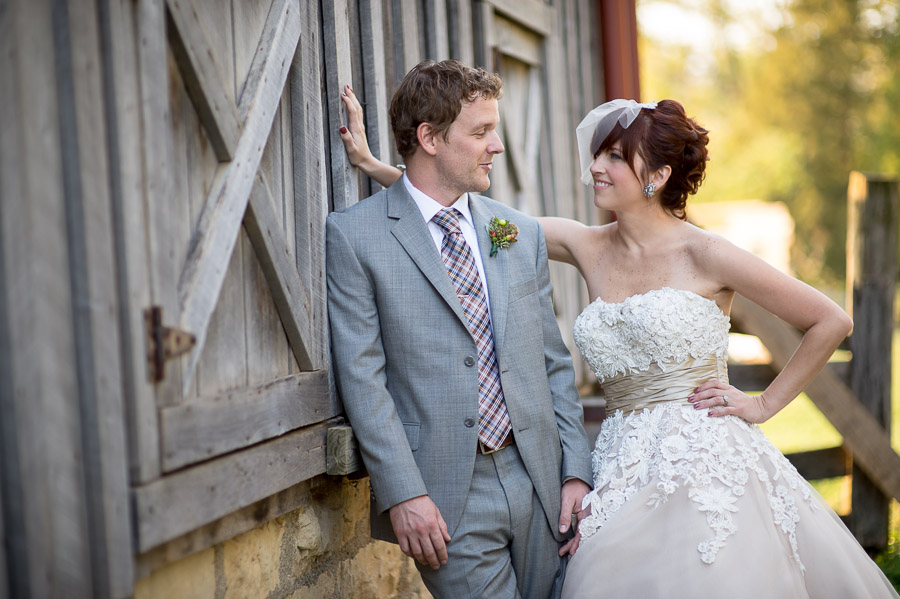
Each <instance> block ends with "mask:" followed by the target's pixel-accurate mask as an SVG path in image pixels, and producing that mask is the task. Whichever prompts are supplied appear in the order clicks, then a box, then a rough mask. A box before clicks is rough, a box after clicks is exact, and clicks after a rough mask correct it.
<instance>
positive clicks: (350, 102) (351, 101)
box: [340, 85, 403, 187]
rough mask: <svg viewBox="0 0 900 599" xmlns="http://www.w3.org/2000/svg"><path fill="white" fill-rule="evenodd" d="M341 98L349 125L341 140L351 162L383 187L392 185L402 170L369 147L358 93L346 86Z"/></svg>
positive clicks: (343, 128)
mask: <svg viewBox="0 0 900 599" xmlns="http://www.w3.org/2000/svg"><path fill="white" fill-rule="evenodd" d="M341 100H343V101H344V106H346V107H347V126H346V127H341V131H340V133H341V141H343V142H344V149H345V150H347V157H348V158H349V159H350V164H352V165H353V166H356V167H359V169H360V170H362V172H364V173H365V174H367V175H368V176H370V177H371V178H373V179H375V180H376V181H378V183H380V184H381V185H382V186H383V187H390V186H391V185H392V184H393V183H394V182H395V181H397V179H399V178H400V176H401V175H402V174H403V173H402V171H401V170H400V169H398V168H396V167H393V166H391V165H389V164H385V163H384V162H382V161H380V160H378V159H377V158H375V157H374V156H373V155H372V151H371V150H370V149H369V140H368V139H367V138H366V127H365V125H363V111H362V106H361V105H360V103H359V100H358V99H357V98H356V94H354V93H353V90H352V89H351V88H350V86H349V85H345V86H344V91H343V92H341Z"/></svg>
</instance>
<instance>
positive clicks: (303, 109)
mask: <svg viewBox="0 0 900 599" xmlns="http://www.w3.org/2000/svg"><path fill="white" fill-rule="evenodd" d="M303 10H304V14H303V22H304V23H307V24H309V25H307V27H306V28H305V29H304V34H303V36H302V37H301V39H300V43H299V45H298V48H297V56H296V58H295V62H294V67H293V69H292V72H291V122H292V124H293V129H292V137H291V152H292V156H293V159H292V160H291V164H292V165H293V168H294V171H293V175H294V178H293V187H294V197H293V201H294V218H295V220H294V221H292V223H291V224H292V225H293V227H294V235H295V237H294V239H295V245H296V248H297V272H298V274H299V275H300V279H301V280H302V281H303V287H304V289H306V290H307V291H308V293H309V306H310V309H309V320H310V325H309V326H310V337H308V338H307V339H306V347H307V349H308V350H309V353H310V356H311V357H313V358H314V359H315V360H316V363H318V364H327V363H328V362H327V361H328V351H329V350H328V323H327V322H326V318H325V314H326V306H325V304H326V301H325V243H324V239H325V217H326V216H327V214H328V203H329V197H328V194H327V189H328V176H329V172H328V168H329V162H328V160H327V158H326V154H325V145H326V143H327V142H326V136H325V134H324V132H323V131H322V122H323V118H324V117H323V109H324V106H323V96H324V93H326V91H327V90H325V89H324V87H325V86H324V85H323V78H324V74H323V73H322V70H321V69H322V66H323V60H322V58H321V56H320V41H321V40H320V38H319V28H318V26H317V25H315V24H317V23H318V22H319V13H318V3H316V2H310V3H307V4H305V5H304V7H303Z"/></svg>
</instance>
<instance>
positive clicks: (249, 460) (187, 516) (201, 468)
mask: <svg viewBox="0 0 900 599" xmlns="http://www.w3.org/2000/svg"><path fill="white" fill-rule="evenodd" d="M342 423H343V421H342V420H334V421H326V422H322V423H320V424H316V425H314V426H311V427H309V428H304V429H301V430H298V431H295V432H292V433H288V434H286V435H283V436H281V437H279V438H277V439H273V440H271V441H268V442H265V443H261V444H259V445H256V446H254V447H251V448H248V449H244V450H243V451H239V452H236V453H234V454H231V455H228V456H226V457H223V458H219V459H216V460H213V461H210V462H207V463H205V464H200V465H197V466H194V467H192V468H187V469H185V470H181V471H179V472H176V473H173V474H169V475H167V476H165V477H163V478H161V479H159V480H156V481H154V482H151V483H148V484H146V485H142V486H140V487H137V488H135V489H134V505H135V512H136V516H137V536H138V542H137V547H138V551H139V552H140V553H144V552H146V551H148V550H150V549H152V548H154V547H157V546H159V545H161V544H162V543H165V542H166V541H171V540H172V539H175V538H177V537H180V536H182V535H184V534H186V533H188V532H190V531H192V530H195V529H197V528H199V527H201V526H203V525H205V524H209V523H211V522H214V521H216V520H218V519H219V518H222V517H223V516H226V515H228V514H230V513H232V512H234V511H236V510H239V509H241V508H244V507H246V506H248V505H250V504H252V503H254V502H256V501H260V500H261V499H264V498H266V497H269V496H270V495H273V494H275V493H278V492H279V491H283V490H284V489H287V488H289V487H291V486H293V485H295V484H297V483H299V482H301V481H304V480H307V479H309V478H312V477H313V476H316V475H317V474H322V473H323V472H325V437H326V431H327V430H328V428H330V427H331V426H334V425H336V424H342ZM257 473H264V474H265V475H264V476H257Z"/></svg>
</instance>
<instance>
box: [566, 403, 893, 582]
mask: <svg viewBox="0 0 900 599" xmlns="http://www.w3.org/2000/svg"><path fill="white" fill-rule="evenodd" d="M593 459H594V473H595V481H594V483H595V490H594V491H593V492H592V493H591V494H590V495H589V496H588V497H587V498H586V500H585V503H586V504H587V503H590V505H591V509H592V512H593V513H592V515H591V517H589V518H587V519H585V520H584V521H583V522H582V531H583V534H584V535H585V538H584V539H583V540H582V543H581V546H580V547H579V549H578V551H577V552H576V554H575V556H574V557H573V558H572V559H571V561H570V563H569V565H568V570H567V575H566V580H565V585H564V587H563V597H565V598H568V599H576V598H577V599H580V598H593V597H614V598H620V597H621V598H626V597H627V598H631V597H634V598H641V599H644V598H651V597H671V598H676V597H677V598H682V597H684V598H688V597H690V598H694V597H697V598H700V597H717V598H739V597H748V598H751V597H752V598H754V599H759V598H779V597H791V598H793V597H813V598H820V597H834V598H841V599H844V598H849V597H866V598H869V597H873V598H874V597H893V598H896V597H898V595H897V593H896V592H895V591H894V589H893V587H892V586H891V585H890V583H889V582H888V580H887V578H886V577H885V576H884V574H883V573H882V572H881V570H880V569H879V568H878V567H877V566H876V564H875V563H874V562H873V561H872V560H871V559H870V558H869V557H868V555H867V554H866V553H865V551H864V550H863V549H862V547H860V545H859V544H858V543H857V542H856V540H855V538H854V537H853V535H852V534H851V533H850V532H849V531H848V530H847V528H846V527H845V526H844V524H843V522H841V520H840V519H839V518H838V516H837V515H836V514H835V513H834V511H832V509H831V508H830V507H829V506H828V505H827V504H826V502H825V501H824V500H822V498H821V497H820V496H819V495H818V493H816V491H815V490H814V489H813V488H812V487H811V486H810V485H809V483H808V482H807V481H805V480H804V479H803V478H802V477H800V476H799V474H797V471H796V469H795V468H794V467H793V466H792V465H791V464H790V462H789V461H788V460H787V459H786V458H785V457H784V456H783V455H782V454H781V453H780V452H779V451H778V450H777V449H776V448H775V447H774V446H772V444H771V443H770V442H769V441H768V439H767V438H766V437H765V435H764V434H763V433H762V431H760V429H759V428H758V427H756V426H754V425H750V424H748V423H747V422H745V421H743V420H741V419H739V418H736V417H733V416H728V417H725V418H709V417H707V416H706V412H705V410H694V409H693V408H691V407H690V406H685V405H683V404H676V403H673V404H670V405H669V404H667V405H663V406H659V407H656V408H653V409H650V410H645V411H643V412H640V413H634V414H631V415H629V416H624V415H623V414H622V413H621V412H617V413H615V414H613V415H612V416H610V417H609V418H607V420H606V421H605V422H604V425H603V427H602V429H601V432H600V435H599V437H598V439H597V446H596V449H595V451H594V454H593Z"/></svg>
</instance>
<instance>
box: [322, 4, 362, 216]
mask: <svg viewBox="0 0 900 599" xmlns="http://www.w3.org/2000/svg"><path fill="white" fill-rule="evenodd" d="M322 22H323V23H324V31H323V35H324V42H325V56H324V59H325V84H326V93H325V97H326V99H327V102H328V103H327V107H326V110H327V111H328V120H327V125H326V126H327V128H328V131H327V135H328V141H329V148H330V149H331V152H330V154H331V197H332V201H333V203H334V209H335V210H343V209H344V208H346V207H347V206H350V205H351V204H355V203H356V202H357V201H359V184H358V182H357V178H356V171H355V169H354V168H353V167H352V166H350V160H349V159H348V158H347V153H346V152H345V151H344V146H343V142H342V141H341V136H340V131H339V130H340V127H341V115H342V114H343V106H342V105H343V102H342V101H341V90H342V89H343V87H344V85H345V84H349V85H350V86H351V87H352V86H353V80H352V68H351V64H350V60H351V59H350V39H349V34H348V33H347V32H348V30H349V18H348V15H347V0H335V1H334V2H324V3H322Z"/></svg>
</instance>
